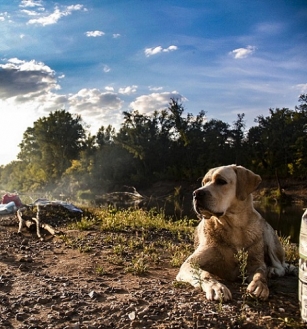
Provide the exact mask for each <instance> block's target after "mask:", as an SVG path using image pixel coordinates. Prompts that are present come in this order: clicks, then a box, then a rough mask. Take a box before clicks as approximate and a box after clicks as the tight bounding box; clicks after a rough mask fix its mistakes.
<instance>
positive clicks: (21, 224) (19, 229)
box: [17, 208, 25, 234]
mask: <svg viewBox="0 0 307 329" xmlns="http://www.w3.org/2000/svg"><path fill="white" fill-rule="evenodd" d="M24 209H25V208H20V209H18V210H17V218H18V220H19V225H18V234H21V230H22V228H23V227H24V219H23V218H22V212H21V211H22V210H24Z"/></svg>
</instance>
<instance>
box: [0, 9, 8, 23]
mask: <svg viewBox="0 0 307 329" xmlns="http://www.w3.org/2000/svg"><path fill="white" fill-rule="evenodd" d="M9 18H10V15H9V14H8V12H6V11H5V12H3V13H0V22H4V21H5V20H6V19H9Z"/></svg>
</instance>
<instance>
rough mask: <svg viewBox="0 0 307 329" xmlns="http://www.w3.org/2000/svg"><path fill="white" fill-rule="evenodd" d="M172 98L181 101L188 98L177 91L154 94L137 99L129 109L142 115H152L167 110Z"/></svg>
mask: <svg viewBox="0 0 307 329" xmlns="http://www.w3.org/2000/svg"><path fill="white" fill-rule="evenodd" d="M171 98H175V99H178V100H179V101H184V100H186V98H185V97H183V96H182V95H180V94H179V93H178V92H177V91H172V92H163V93H152V94H149V95H142V96H139V97H137V98H136V100H135V101H134V102H132V103H130V106H129V107H130V108H131V109H133V110H136V111H139V112H140V113H142V114H145V113H147V114H150V113H152V112H154V111H158V110H162V109H165V108H167V107H168V104H169V102H170V99H171Z"/></svg>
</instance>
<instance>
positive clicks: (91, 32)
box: [85, 31, 105, 38]
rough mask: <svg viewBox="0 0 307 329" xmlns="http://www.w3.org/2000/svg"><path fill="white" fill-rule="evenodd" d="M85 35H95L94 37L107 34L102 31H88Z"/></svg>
mask: <svg viewBox="0 0 307 329" xmlns="http://www.w3.org/2000/svg"><path fill="white" fill-rule="evenodd" d="M85 35H86V36H87V37H94V38H96V37H101V36H103V35H105V33H104V32H102V31H87V32H86V33H85Z"/></svg>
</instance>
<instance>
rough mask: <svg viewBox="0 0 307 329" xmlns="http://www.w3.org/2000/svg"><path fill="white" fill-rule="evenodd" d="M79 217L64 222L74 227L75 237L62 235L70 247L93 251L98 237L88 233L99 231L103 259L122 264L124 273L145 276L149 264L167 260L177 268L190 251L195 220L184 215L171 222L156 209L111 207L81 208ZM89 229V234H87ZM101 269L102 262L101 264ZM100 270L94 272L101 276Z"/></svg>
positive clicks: (81, 250)
mask: <svg viewBox="0 0 307 329" xmlns="http://www.w3.org/2000/svg"><path fill="white" fill-rule="evenodd" d="M82 210H83V216H82V218H81V219H80V220H78V221H75V222H71V223H69V224H68V225H67V228H68V229H70V230H77V232H78V234H76V235H75V236H69V237H68V236H61V238H62V240H63V242H64V243H65V244H66V245H67V246H68V247H70V248H74V249H77V250H79V251H80V252H91V251H95V248H96V244H97V240H95V238H91V234H87V232H89V231H90V232H91V231H93V232H98V233H99V234H100V238H99V239H98V240H99V242H100V244H101V243H103V245H104V247H107V248H108V255H107V257H106V260H107V261H108V262H109V263H112V264H114V265H117V266H122V267H123V270H124V271H125V272H129V273H132V274H134V275H145V274H146V273H147V272H148V271H149V270H150V266H157V265H159V264H160V263H162V262H167V263H168V264H169V265H170V266H172V267H179V266H180V265H181V264H182V263H183V261H184V260H185V259H186V258H187V256H188V255H189V254H190V253H191V252H192V251H193V240H194V230H195V226H196V224H197V221H194V220H188V219H187V218H184V219H182V220H180V221H173V220H172V219H170V218H167V217H166V216H165V215H164V213H163V212H158V211H156V210H155V209H152V210H149V211H146V210H143V209H133V210H132V209H128V210H117V209H114V208H82ZM90 232H89V233H90ZM100 267H101V268H103V265H100ZM101 272H103V271H100V270H99V269H97V270H96V273H97V275H101Z"/></svg>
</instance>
